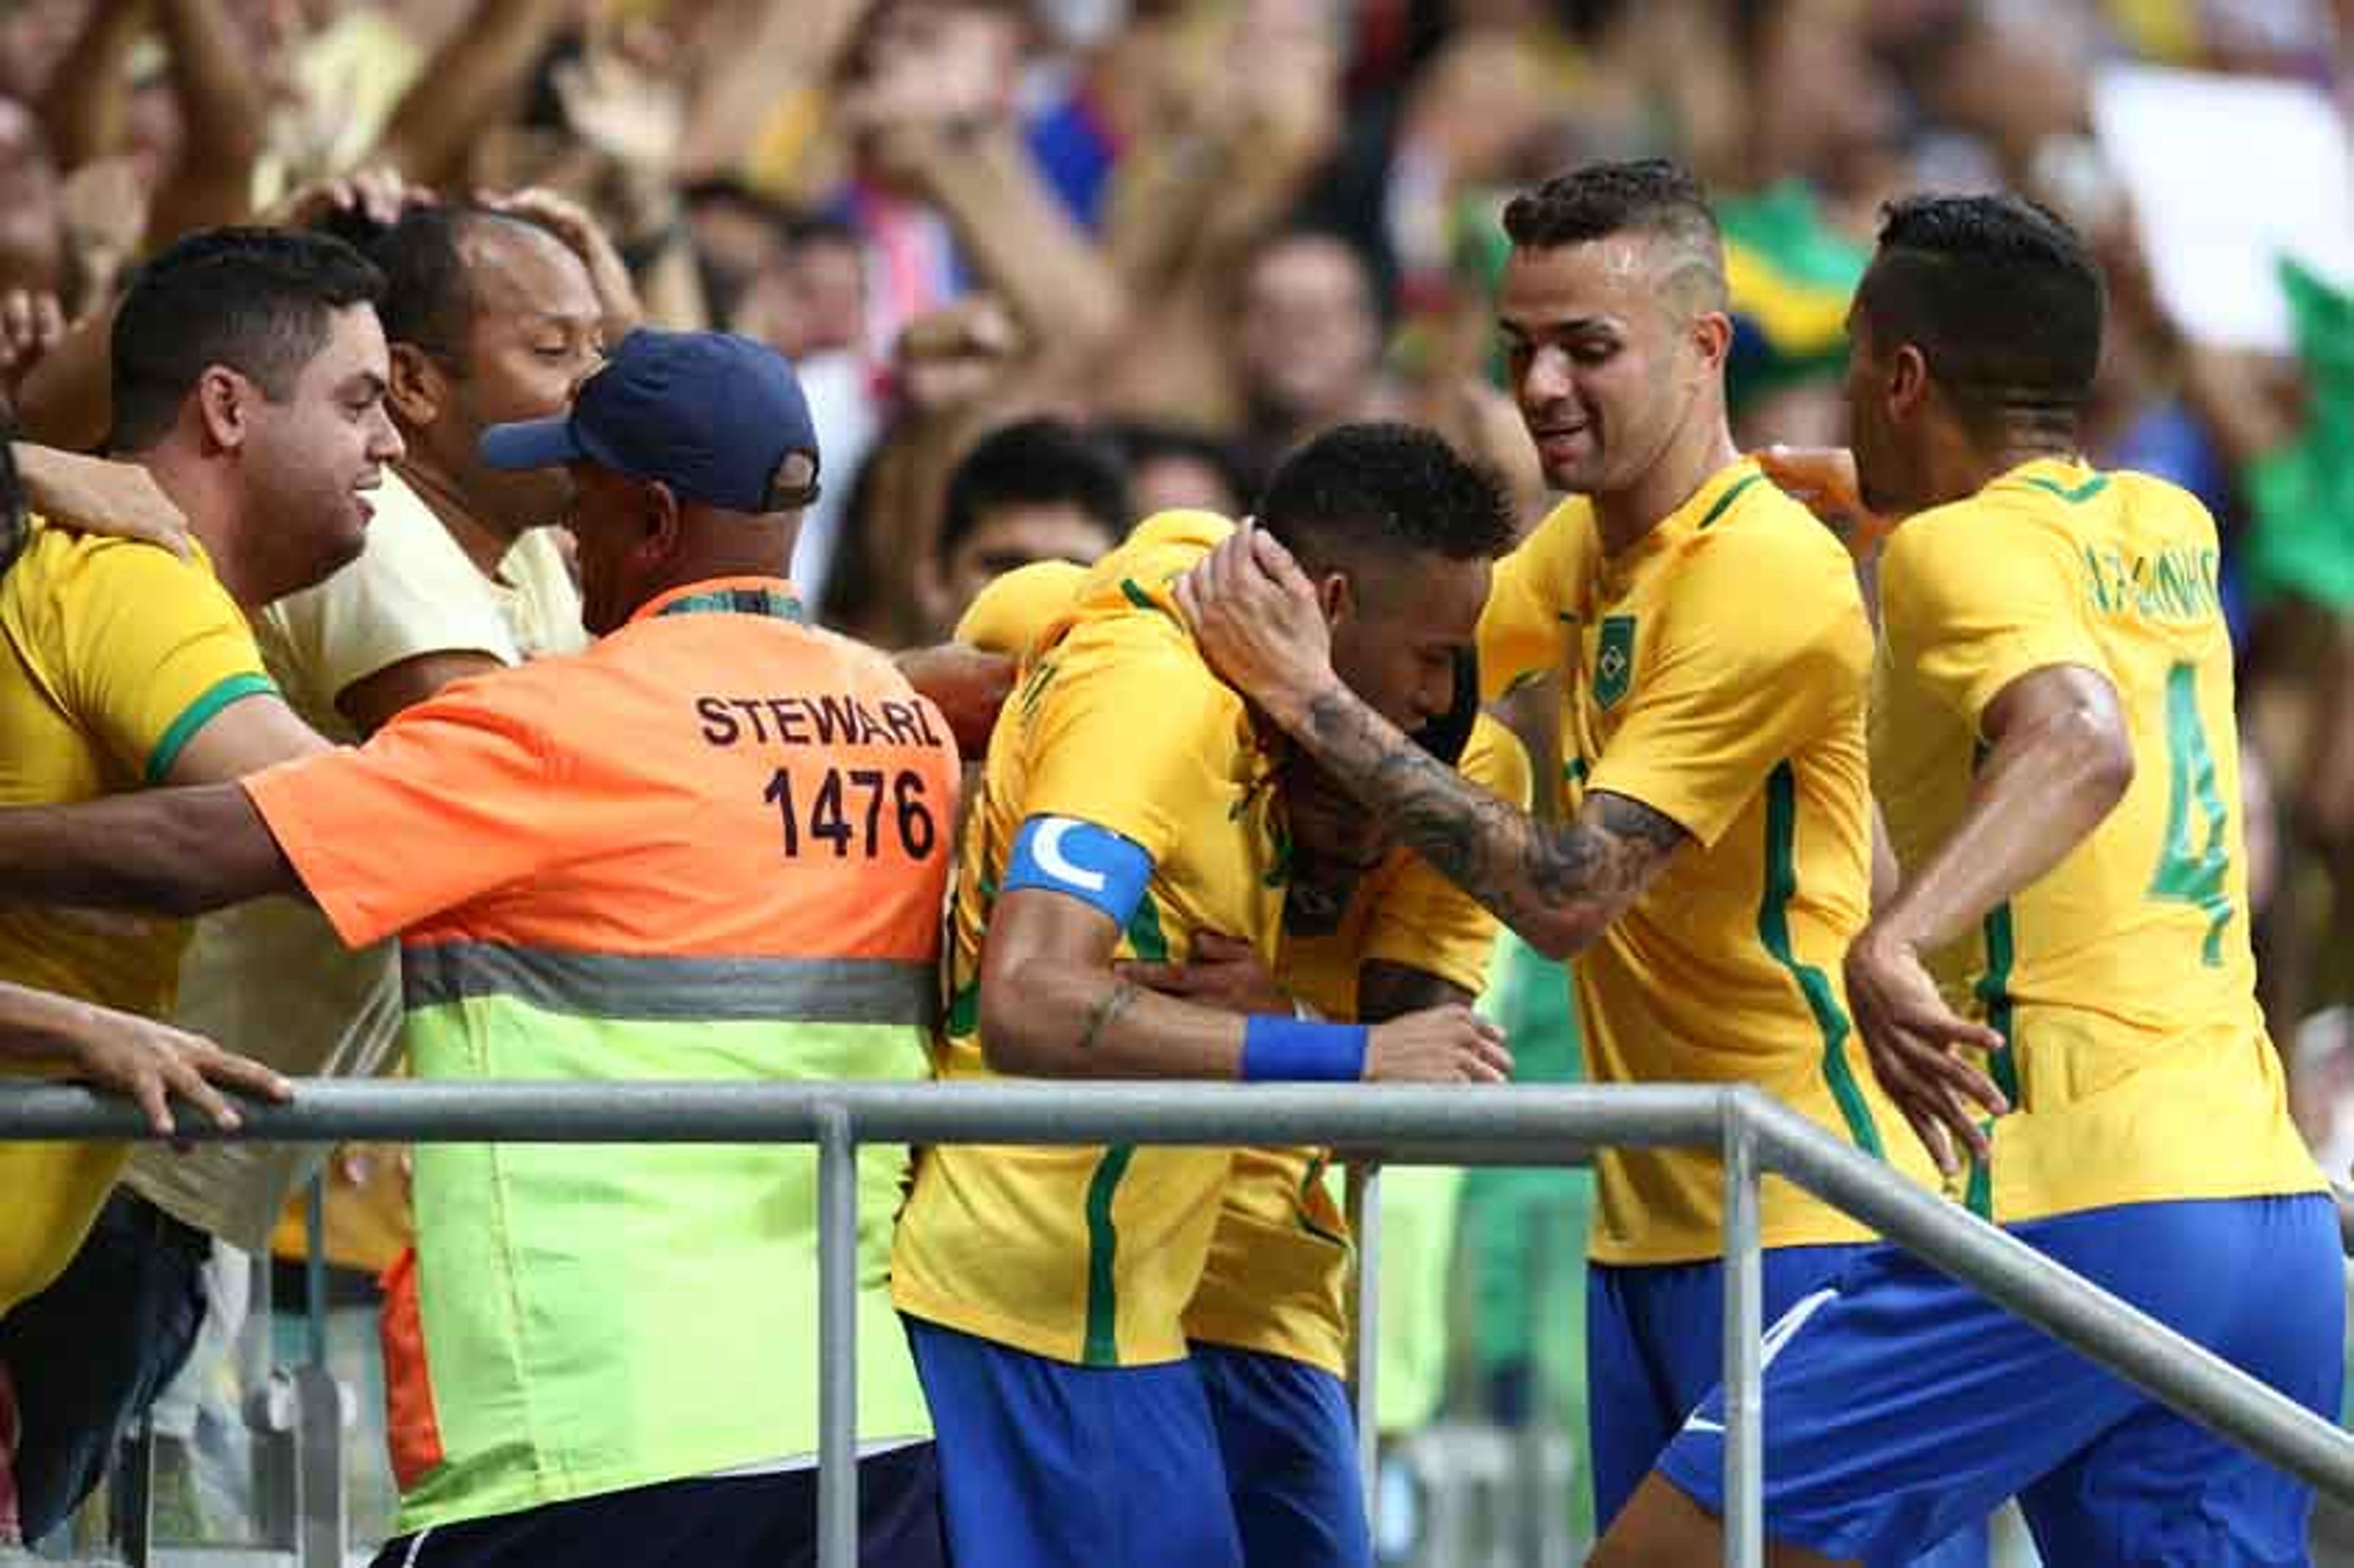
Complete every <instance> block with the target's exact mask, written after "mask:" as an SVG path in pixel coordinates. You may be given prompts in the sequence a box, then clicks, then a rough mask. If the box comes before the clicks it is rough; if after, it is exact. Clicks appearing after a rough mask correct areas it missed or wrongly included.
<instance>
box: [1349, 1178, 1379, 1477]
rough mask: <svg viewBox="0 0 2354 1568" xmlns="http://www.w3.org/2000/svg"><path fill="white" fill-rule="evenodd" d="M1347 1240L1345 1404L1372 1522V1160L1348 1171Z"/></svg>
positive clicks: (1375, 1233) (1375, 1436) (1375, 1234)
mask: <svg viewBox="0 0 2354 1568" xmlns="http://www.w3.org/2000/svg"><path fill="white" fill-rule="evenodd" d="M1349 1234H1350V1235H1351V1236H1352V1237H1353V1238H1355V1241H1356V1244H1357V1276H1356V1278H1355V1279H1354V1280H1353V1281H1352V1289H1353V1290H1354V1292H1355V1295H1356V1298H1357V1299H1356V1308H1357V1313H1356V1320H1357V1331H1356V1335H1355V1337H1354V1338H1353V1339H1352V1340H1351V1341H1350V1344H1349V1399H1350V1404H1352V1406H1353V1407H1354V1408H1355V1410H1356V1414H1357V1477H1358V1479H1359V1481H1360V1483H1361V1484H1362V1485H1363V1487H1364V1491H1365V1515H1366V1518H1367V1520H1369V1521H1370V1520H1372V1519H1373V1508H1374V1501H1373V1499H1374V1496H1375V1491H1376V1489H1377V1487H1378V1486H1379V1484H1380V1471H1381V1451H1382V1423H1381V1411H1380V1408H1379V1406H1378V1404H1376V1401H1377V1399H1378V1397H1379V1394H1380V1392H1381V1390H1380V1371H1381V1360H1382V1299H1381V1298H1382V1168H1381V1167H1380V1166H1379V1165H1376V1164H1374V1163H1373V1161H1371V1160H1363V1161H1352V1162H1351V1164H1350V1166H1349Z"/></svg>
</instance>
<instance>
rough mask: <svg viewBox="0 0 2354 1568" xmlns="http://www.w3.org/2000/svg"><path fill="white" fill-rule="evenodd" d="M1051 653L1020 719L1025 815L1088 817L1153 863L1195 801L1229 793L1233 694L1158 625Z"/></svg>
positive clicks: (1195, 812) (1237, 714)
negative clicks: (1107, 643) (1111, 645)
mask: <svg viewBox="0 0 2354 1568" xmlns="http://www.w3.org/2000/svg"><path fill="white" fill-rule="evenodd" d="M1060 649H1061V652H1058V653H1057V655H1056V659H1055V662H1053V663H1051V664H1049V665H1042V666H1041V667H1040V671H1039V674H1038V675H1036V676H1034V677H1033V678H1034V679H1038V678H1041V677H1043V678H1044V686H1043V687H1042V688H1041V689H1040V690H1039V692H1038V694H1037V699H1036V706H1035V707H1034V709H1033V710H1032V712H1031V714H1030V715H1029V717H1028V718H1027V720H1026V721H1024V722H1025V723H1026V724H1027V726H1028V731H1029V733H1028V734H1027V735H1026V736H1024V742H1025V744H1024V747H1023V750H1024V751H1025V753H1026V754H1027V755H1028V756H1029V758H1031V759H1032V761H1031V766H1030V774H1029V778H1028V780H1027V782H1026V784H1025V786H1024V788H1023V791H1022V810H1023V815H1024V816H1028V817H1036V816H1058V817H1076V818H1077V819H1078V820H1079V821H1085V822H1091V823H1093V824H1094V825H1095V826H1097V827H1099V828H1103V829H1107V830H1108V831H1109V832H1115V833H1118V834H1119V835H1120V836H1121V837H1122V838H1125V839H1127V840H1129V842H1132V843H1134V844H1135V845H1137V847H1139V848H1140V849H1141V850H1143V851H1144V853H1146V854H1148V855H1150V856H1151V857H1152V861H1153V863H1154V864H1155V865H1160V864H1162V863H1165V862H1166V861H1167V860H1168V859H1169V857H1170V856H1171V855H1172V853H1174V852H1175V851H1176V850H1177V848H1178V846H1179V842H1180V841H1181V839H1182V834H1183V830H1184V825H1185V822H1186V821H1187V818H1188V817H1189V815H1190V816H1193V817H1196V818H1198V816H1199V813H1200V806H1199V804H1198V802H1200V801H1201V800H1204V798H1205V797H1206V798H1210V799H1215V798H1216V797H1217V796H1218V795H1219V794H1221V793H1230V792H1231V791H1232V790H1233V789H1234V786H1235V779H1234V765H1235V752H1236V747H1237V744H1238V741H1237V736H1238V729H1237V726H1239V725H1240V723H1241V722H1242V705H1241V700H1240V699H1239V698H1237V697H1236V696H1235V694H1234V693H1233V692H1232V691H1230V690H1228V689H1227V688H1226V687H1225V686H1224V685H1221V684H1220V683H1219V682H1218V680H1217V678H1216V677H1215V676H1214V675H1212V674H1211V673H1210V671H1209V667H1208V666H1207V665H1205V664H1204V663H1203V662H1201V660H1200V658H1199V657H1197V656H1196V655H1195V654H1194V653H1193V651H1192V650H1191V648H1190V647H1188V646H1187V645H1185V644H1184V643H1183V642H1182V641H1179V640H1178V639H1177V638H1176V637H1174V636H1172V635H1171V634H1170V633H1169V632H1167V631H1165V630H1158V629H1147V630H1141V631H1140V632H1129V633H1124V634H1123V635H1122V637H1121V641H1120V643H1119V647H1118V648H1117V649H1116V650H1113V649H1106V648H1089V649H1087V650H1085V651H1077V650H1073V649H1072V648H1071V645H1070V644H1069V643H1068V642H1066V643H1064V644H1061V645H1060ZM1050 669H1051V671H1052V673H1051V674H1048V673H1046V672H1047V671H1048V670H1050ZM1017 700H1018V699H1017Z"/></svg>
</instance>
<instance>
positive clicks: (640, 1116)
mask: <svg viewBox="0 0 2354 1568" xmlns="http://www.w3.org/2000/svg"><path fill="white" fill-rule="evenodd" d="M194 1121H195V1118H193V1117H192V1116H184V1117H183V1118H182V1122H183V1126H184V1127H192V1126H193V1123H194ZM199 1135H200V1136H217V1135H215V1134H210V1133H203V1134H199ZM143 1136H145V1132H144V1126H143V1122H142V1121H141V1119H140V1118H139V1116H138V1114H137V1112H136V1111H135V1110H133V1108H132V1107H129V1106H128V1105H125V1104H123V1103H122V1102H120V1101H112V1100H106V1099H101V1097H97V1096H94V1095H92V1094H90V1093H89V1092H88V1091H86V1090H82V1089H77V1088H69V1087H57V1086H12V1085H0V1140H7V1139H90V1138H138V1137H143ZM241 1136H243V1137H246V1138H249V1139H256V1140H262V1141H291V1142H328V1141H337V1142H339V1141H342V1140H345V1139H376V1140H388V1141H402V1142H412V1143H416V1142H440V1143H488V1142H512V1143H528V1142H542V1143H546V1142H555V1143H814V1144H815V1145H816V1146H817V1150H818V1217H819V1247H818V1269H819V1281H820V1283H819V1313H818V1344H817V1351H818V1365H819V1380H818V1404H819V1419H818V1425H819V1446H818V1455H819V1464H818V1505H819V1507H818V1519H819V1523H818V1531H819V1557H818V1561H819V1563H820V1564H821V1568H854V1564H855V1563H856V1562H857V1544H856V1534H857V1520H858V1493H857V1487H858V1474H857V1467H856V1463H855V1459H854V1456H855V1454H856V1442H855V1419H856V1408H857V1406H856V1386H855V1379H856V1361H855V1349H856V1346H855V1340H854V1335H855V1333H856V1304H857V1296H856V1288H857V1287H856V1271H855V1268H854V1262H855V1259H854V1248H855V1245H856V1233H857V1206H858V1192H857V1160H856V1151H857V1146H858V1145H859V1144H860V1143H861V1142H874V1143H907V1144H938V1143H998V1144H1082V1145H1086V1144H1114V1143H1148V1144H1192V1145H1213V1146H1215V1145H1245V1144H1256V1145H1292V1144H1329V1145H1331V1146H1333V1147H1334V1148H1336V1149H1337V1150H1340V1151H1341V1156H1342V1158H1344V1159H1350V1160H1380V1161H1384V1162H1388V1163H1393V1164H1441V1165H1479V1164H1491V1165H1530V1166H1535V1165H1569V1164H1576V1163H1580V1162H1582V1161H1583V1160H1585V1158H1586V1156H1587V1154H1588V1153H1589V1151H1590V1150H1593V1149H1595V1148H1597V1147H1602V1146H1629V1145H1632V1146H1649V1147H1660V1146H1679V1147H1686V1148H1708V1147H1714V1148H1717V1149H1719V1150H1722V1152H1723V1163H1724V1213H1725V1221H1724V1244H1725V1269H1724V1292H1725V1315H1724V1383H1725V1400H1724V1418H1725V1419H1724V1425H1725V1449H1724V1467H1725V1517H1726V1519H1727V1520H1728V1523H1729V1524H1730V1526H1731V1528H1730V1529H1729V1530H1728V1531H1727V1532H1726V1538H1725V1551H1724V1560H1725V1562H1726V1563H1729V1564H1733V1565H1734V1568H1760V1565H1762V1563H1764V1560H1765V1538H1764V1525H1763V1518H1762V1480H1763V1469H1762V1446H1761V1445H1762V1437H1763V1425H1762V1423H1763V1420H1764V1414H1765V1413H1764V1402H1763V1396H1762V1393H1761V1388H1760V1384H1761V1382H1762V1377H1763V1368H1762V1365H1761V1360H1762V1337H1763V1330H1764V1325H1763V1323H1762V1322H1761V1320H1760V1319H1761V1313H1762V1296H1763V1293H1762V1261H1761V1256H1760V1253H1759V1247H1758V1182H1759V1181H1760V1180H1761V1178H1763V1177H1764V1176H1765V1175H1767V1174H1769V1173H1770V1174H1778V1175H1781V1176H1784V1177H1787V1178H1788V1179H1789V1180H1791V1181H1796V1182H1797V1184H1798V1185H1799V1186H1801V1187H1804V1188H1807V1189H1808V1190H1809V1191H1811V1192H1814V1193H1816V1194H1817V1195H1818V1196H1819V1197H1821V1198H1823V1199H1824V1200H1825V1201H1827V1202H1830V1203H1832V1204H1834V1205H1835V1206H1837V1207H1839V1208H1840V1209H1842V1210H1844V1211H1846V1212H1847V1213H1850V1214H1852V1215H1854V1216H1855V1217H1856V1218H1858V1219H1860V1220H1861V1221H1863V1222H1864V1223H1865V1224H1868V1225H1870V1226H1871V1227H1872V1229H1874V1230H1876V1231H1878V1232H1879V1233H1880V1234H1882V1235H1883V1236H1885V1237H1886V1238H1888V1239H1889V1240H1890V1241H1893V1242H1894V1243H1897V1244H1898V1245H1902V1246H1904V1247H1906V1248H1907V1249H1909V1250H1910V1251H1912V1252H1913V1253H1914V1254H1915V1255H1918V1256H1920V1257H1921V1258H1923V1259H1925V1261H1927V1262H1928V1263H1930V1264H1932V1265H1933V1266H1936V1267H1937V1268H1940V1269H1942V1270H1944V1271H1945V1272H1946V1273H1947V1274H1950V1275H1952V1276H1953V1277H1956V1279H1959V1280H1961V1281H1963V1282H1964V1283H1966V1284H1967V1285H1970V1286H1973V1287H1976V1288H1978V1289H1979V1290H1981V1291H1983V1292H1984V1293H1985V1294H1986V1295H1987V1296H1988V1297H1989V1298H1992V1299H1994V1300H1995V1301H1997V1302H1998V1303H1999V1304H2000V1305H2002V1306H2003V1307H2004V1308H2008V1309H2009V1310H2010V1311H2011V1312H2014V1313H2016V1314H2017V1315H2018V1316H2020V1317H2021V1318H2024V1319H2027V1320H2029V1321H2030V1322H2032V1323H2035V1324H2037V1325H2038V1326H2040V1327H2041V1328H2042V1329H2043V1330H2046V1331H2047V1332H2049V1333H2051V1334H2052V1335H2053V1336H2054V1337H2056V1338H2058V1339H2059V1340H2062V1341H2064V1342H2065V1343H2067V1344H2069V1345H2071V1346H2073V1347H2074V1348H2075V1349H2077V1350H2078V1351H2083V1352H2084V1354H2085V1355H2087V1356H2090V1357H2091V1358H2092V1359H2094V1361H2099V1362H2101V1363H2102V1364H2104V1365H2105V1366H2107V1367H2108V1368H2110V1369H2111V1370H2113V1371H2115V1372H2117V1373H2119V1374H2120V1375H2122V1376H2124V1377H2126V1378H2127V1379H2129V1380H2130V1381H2132V1382H2133V1383H2137V1384H2138V1385H2139V1386H2141V1387H2142V1388H2143V1389H2145V1390H2147V1392H2148V1393H2151V1394H2153V1395H2155V1396H2156V1397H2157V1398H2158V1399H2160V1400H2162V1401H2164V1402H2165V1403H2166V1404H2168V1405H2170V1406H2172V1407H2173V1408H2175V1409H2176V1410H2179V1411H2180V1412H2182V1413H2183V1414H2186V1415H2189V1416H2190V1417H2191V1418H2192V1419H2194V1420H2197V1421H2200V1422H2202V1423H2204V1424H2205V1425H2208V1426H2210V1427H2212V1428H2213V1429H2214V1430H2215V1431H2217V1432H2218V1433H2220V1434H2221V1435H2222V1436H2226V1437H2228V1438H2230V1439H2232V1441H2234V1442H2236V1443H2239V1444H2240V1445H2241V1446H2244V1447H2246V1448H2248V1449H2249V1450H2251V1451H2252V1452H2253V1453H2254V1454H2256V1455H2257V1456H2259V1457H2262V1458H2264V1459H2266V1460H2268V1461H2270V1462H2271V1463H2273V1464H2275V1465H2277V1466H2279V1467H2282V1468H2283V1469H2285V1470H2288V1471H2290V1472H2291V1473H2293V1474H2295V1475H2296V1476H2298V1477H2300V1478H2303V1479H2305V1480H2306V1481H2308V1482H2310V1483H2312V1484H2313V1485H2314V1486H2316V1487H2317V1488H2318V1489H2321V1490H2322V1491H2323V1492H2325V1493H2327V1494H2328V1495H2329V1496H2331V1497H2332V1498H2335V1499H2338V1500H2340V1501H2344V1502H2349V1503H2354V1436H2348V1435H2347V1434H2345V1433H2343V1432H2341V1431H2339V1430H2338V1428H2337V1427H2336V1426H2334V1425H2331V1424H2330V1423H2328V1422H2327V1421H2324V1420H2322V1419H2321V1418H2320V1417H2318V1416H2317V1415H2315V1414H2312V1413H2311V1412H2310V1411H2307V1410H2306V1409H2305V1408H2304V1407H2303V1406H2301V1405H2299V1404H2296V1403H2295V1402H2294V1401H2292V1400H2290V1399H2288V1398H2287V1397H2286V1396H2285V1395H2283V1394H2282V1393H2279V1392H2277V1391H2276V1390H2274V1389H2273V1388H2271V1387H2269V1386H2268V1385H2266V1384H2264V1383H2261V1382H2259V1381H2258V1380H2256V1379H2255V1378H2253V1377H2251V1376H2249V1375H2248V1374H2247V1373H2245V1372H2241V1371H2240V1370H2239V1369H2237V1368H2235V1367H2233V1366H2232V1365H2230V1364H2229V1363H2228V1362H2226V1361H2223V1360H2222V1359H2221V1358H2220V1357H2218V1356H2217V1355H2215V1354H2214V1353H2213V1352H2212V1351H2208V1350H2206V1349H2204V1348H2202V1347H2200V1346H2199V1345H2197V1344H2194V1343H2193V1342H2192V1341H2190V1340H2187V1339H2185V1338H2183V1337H2182V1336H2181V1335H2180V1334H2179V1333H2177V1332H2175V1331H2174V1330H2171V1329H2169V1328H2168V1327H2166V1326H2165V1325H2164V1324H2162V1323H2159V1322H2158V1321H2157V1320H2156V1319H2152V1318H2150V1317H2148V1316H2147V1315H2146V1314H2144V1313H2142V1312H2140V1311H2138V1310H2137V1309H2136V1308H2133V1307H2131V1306H2128V1305H2127V1304H2126V1303H2125V1302H2124V1301H2121V1300H2119V1299H2118V1298H2116V1297H2115V1296H2113V1295H2111V1294H2110V1293H2109V1292H2107V1291H2105V1290H2104V1289H2102V1288H2100V1287H2098V1286H2095V1285H2094V1284H2092V1283H2091V1282H2090V1281H2088V1280H2085V1279H2084V1278H2083V1277H2080V1276H2078V1275H2075V1274H2073V1273H2072V1272H2070V1271H2069V1270H2068V1269H2066V1268H2063V1267H2062V1266H2060V1265H2059V1264H2056V1263H2054V1262H2052V1260H2051V1259H2050V1258H2047V1257H2045V1256H2044V1255H2041V1253H2038V1252H2036V1251H2034V1250H2033V1249H2032V1248H2031V1247H2029V1246H2027V1245H2025V1244H2024V1243H2021V1242H2020V1241H2018V1240H2017V1239H2015V1238H2014V1237H2012V1236H2010V1235H2009V1234H2006V1233H2004V1232H2002V1231H2000V1230H1999V1229H1997V1228H1995V1227H1994V1226H1992V1225H1988V1224H1985V1223H1984V1222H1982V1221H1980V1220H1978V1219H1976V1218H1974V1217H1973V1216H1971V1215H1969V1214H1967V1213H1965V1212H1963V1211H1962V1210H1960V1209H1959V1208H1956V1206H1954V1205H1953V1204H1952V1203H1950V1202H1946V1201H1945V1200H1944V1199H1942V1198H1940V1197H1938V1196H1937V1195H1935V1194H1934V1193H1931V1192H1925V1191H1924V1190H1922V1189H1921V1188H1918V1187H1916V1186H1914V1185H1913V1184H1912V1183H1910V1182H1908V1181H1905V1180H1904V1179H1903V1178H1902V1177H1900V1176H1898V1175H1896V1174H1895V1173H1894V1172H1893V1171H1890V1170H1888V1169H1887V1168H1886V1167H1885V1166H1883V1165H1882V1164H1881V1163H1879V1162H1878V1161H1877V1160H1872V1159H1870V1158H1869V1157H1867V1156H1865V1155H1862V1154H1860V1153H1858V1152H1857V1151H1856V1150H1852V1149H1850V1148H1849V1147H1847V1146H1846V1145H1844V1144H1841V1143H1840V1142H1839V1141H1837V1140H1836V1139H1833V1138H1831V1137H1830V1136H1829V1134H1827V1133H1825V1132H1824V1131H1822V1130H1821V1129H1820V1128H1817V1127H1816V1126H1815V1125H1814V1124H1813V1123H1811V1122H1809V1121H1808V1120H1806V1119H1805V1118H1802V1117H1800V1116H1797V1114H1795V1113H1794V1112H1792V1111H1790V1110H1788V1109H1787V1108H1785V1107H1782V1106H1781V1105H1779V1104H1777V1103H1776V1102H1775V1101H1774V1100H1772V1099H1770V1098H1768V1097H1765V1096H1764V1095H1762V1094H1760V1093H1758V1092H1757V1091H1755V1090H1754V1089H1748V1088H1743V1087H1730V1088H1702V1087H1680V1086H1643V1087H1607V1088H1606V1087H1597V1086H1579V1087H1546V1088H1536V1087H1508V1086H1497V1087H1479V1088H1472V1087H1454V1088H1437V1087H1411V1086H1362V1087H1355V1088H1341V1089H1335V1088H1332V1087H1330V1086H1312V1087H1311V1086H1282V1085H1267V1086H1248V1087H1238V1086H1226V1085H1177V1084H1118V1085H1114V1084H1044V1083H1036V1084H1033V1083H1024V1084H991V1085H969V1084H925V1085H908V1084H889V1085H885V1084H855V1083H824V1084H799V1083H796V1084H758V1085H745V1084H662V1083H626V1084H620V1083H531V1084H436V1083H366V1082H349V1081H334V1080H309V1081H304V1082H302V1084H301V1085H299V1086H298V1094H297V1099H296V1101H295V1103H294V1104H292V1105H290V1106H282V1107H280V1106H257V1107H250V1108H249V1113H248V1117H247V1126H246V1128H245V1131H244V1132H243V1134H242V1135H241ZM1368 1392H1369V1391H1368V1390H1366V1389H1363V1388H1362V1387H1361V1389H1360V1391H1359V1394H1360V1399H1361V1400H1362V1399H1363V1396H1364V1395H1365V1393H1368ZM1371 1417H1372V1412H1371V1410H1370V1409H1368V1408H1364V1407H1363V1405H1362V1404H1361V1407H1360V1410H1359V1421H1360V1425H1361V1429H1362V1428H1363V1427H1364V1426H1366V1425H1370V1424H1371Z"/></svg>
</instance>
